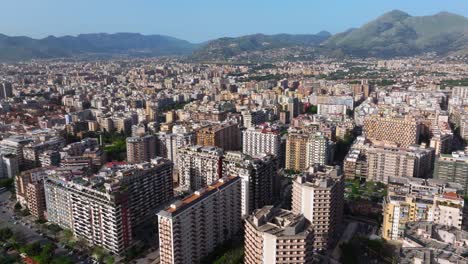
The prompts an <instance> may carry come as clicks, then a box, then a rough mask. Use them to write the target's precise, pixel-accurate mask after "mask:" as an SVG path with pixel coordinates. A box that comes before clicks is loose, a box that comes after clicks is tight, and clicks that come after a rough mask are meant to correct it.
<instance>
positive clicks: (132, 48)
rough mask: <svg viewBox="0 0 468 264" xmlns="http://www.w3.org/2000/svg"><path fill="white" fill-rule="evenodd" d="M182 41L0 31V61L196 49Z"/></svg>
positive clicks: (128, 35)
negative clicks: (33, 35) (34, 35)
mask: <svg viewBox="0 0 468 264" xmlns="http://www.w3.org/2000/svg"><path fill="white" fill-rule="evenodd" d="M197 47H198V45H197V44H192V43H190V42H188V41H185V40H180V39H176V38H173V37H168V36H162V35H141V34H137V33H116V34H104V33H99V34H82V35H78V36H76V37H74V36H64V37H54V36H49V37H46V38H43V39H32V38H29V37H9V36H6V35H2V34H0V61H15V60H27V59H45V58H59V57H72V56H83V55H93V56H115V55H130V56H163V55H188V54H191V52H192V51H193V50H194V49H195V48H197Z"/></svg>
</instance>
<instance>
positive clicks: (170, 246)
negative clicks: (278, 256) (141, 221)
mask: <svg viewBox="0 0 468 264" xmlns="http://www.w3.org/2000/svg"><path fill="white" fill-rule="evenodd" d="M240 191H241V182H240V178H239V177H227V178H222V179H219V180H218V181H216V182H213V184H212V185H210V186H208V187H207V188H204V189H200V190H198V191H196V192H195V193H193V194H192V195H190V196H188V197H186V198H185V199H183V200H181V201H177V202H174V203H173V204H171V205H170V206H169V207H168V208H166V209H165V210H162V211H160V212H159V213H158V224H159V226H158V228H159V250H160V262H161V264H178V263H198V262H200V260H201V259H202V258H203V257H205V256H207V255H208V254H209V253H210V252H212V251H213V250H214V249H215V248H216V247H217V246H219V245H222V244H223V243H224V242H226V241H227V240H229V239H230V238H232V237H233V236H234V235H235V234H236V233H237V232H238V231H239V230H240V229H241V227H242V218H241V196H240Z"/></svg>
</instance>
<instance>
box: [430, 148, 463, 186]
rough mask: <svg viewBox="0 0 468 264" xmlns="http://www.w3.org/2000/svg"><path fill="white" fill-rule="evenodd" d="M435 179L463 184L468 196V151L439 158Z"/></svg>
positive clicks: (435, 168)
mask: <svg viewBox="0 0 468 264" xmlns="http://www.w3.org/2000/svg"><path fill="white" fill-rule="evenodd" d="M434 178H435V179H440V180H445V181H449V182H455V183H458V184H461V185H462V186H463V189H464V192H465V194H468V151H464V152H463V151H457V152H453V153H452V154H442V155H440V156H439V157H437V158H436V161H435V166H434Z"/></svg>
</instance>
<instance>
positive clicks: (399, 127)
mask: <svg viewBox="0 0 468 264" xmlns="http://www.w3.org/2000/svg"><path fill="white" fill-rule="evenodd" d="M421 129H422V125H421V124H420V123H419V122H417V121H416V120H414V119H409V118H401V117H380V116H369V117H367V118H366V119H365V120H364V134H365V136H366V138H368V139H369V140H371V141H373V142H388V143H395V144H397V145H398V146H400V147H408V146H410V145H413V144H418V143H419V135H420V133H421Z"/></svg>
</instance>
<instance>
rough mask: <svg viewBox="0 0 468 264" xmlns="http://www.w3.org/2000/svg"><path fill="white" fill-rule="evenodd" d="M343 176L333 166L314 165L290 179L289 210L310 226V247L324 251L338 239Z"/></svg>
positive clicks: (342, 199)
mask: <svg viewBox="0 0 468 264" xmlns="http://www.w3.org/2000/svg"><path fill="white" fill-rule="evenodd" d="M343 192H344V177H343V175H342V174H341V172H340V171H338V170H337V169H336V168H334V167H330V166H327V167H319V166H315V167H312V168H311V169H310V171H309V172H307V173H304V174H303V175H300V176H298V177H296V179H295V180H294V181H293V190H292V212H293V213H294V214H303V215H304V217H305V218H307V219H308V220H309V221H310V222H311V223H312V225H313V227H314V250H316V251H322V250H327V249H329V248H330V247H332V246H333V244H334V243H335V242H337V239H338V238H339V234H338V228H339V226H340V225H341V222H342V220H343V203H344V197H343Z"/></svg>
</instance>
